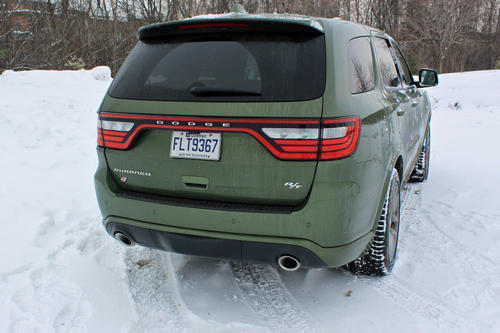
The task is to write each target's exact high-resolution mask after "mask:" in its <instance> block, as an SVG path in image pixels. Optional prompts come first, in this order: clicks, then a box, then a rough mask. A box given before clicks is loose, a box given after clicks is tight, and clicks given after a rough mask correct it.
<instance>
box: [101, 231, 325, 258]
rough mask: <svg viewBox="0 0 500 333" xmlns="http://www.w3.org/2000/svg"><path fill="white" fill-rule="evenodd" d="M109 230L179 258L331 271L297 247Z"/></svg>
mask: <svg viewBox="0 0 500 333" xmlns="http://www.w3.org/2000/svg"><path fill="white" fill-rule="evenodd" d="M106 230H107V231H108V233H109V234H110V235H111V236H113V237H114V235H115V233H116V232H122V233H124V234H126V235H127V236H128V237H130V238H131V239H132V240H133V241H134V242H135V243H136V244H138V245H141V246H144V247H148V248H153V249H158V250H163V251H168V252H174V253H179V254H187V255H192V256H199V257H205V258H213V259H226V260H232V261H241V262H246V263H259V264H276V263H277V259H278V258H279V257H280V256H282V255H290V256H293V257H295V258H298V259H299V260H300V262H301V264H302V265H303V266H304V267H309V268H321V267H328V265H327V264H326V263H325V262H324V261H323V260H321V259H320V258H319V257H318V256H317V255H316V254H314V253H313V252H312V251H311V250H309V249H306V248H303V247H301V246H296V245H288V244H273V243H262V242H250V241H241V240H232V239H221V238H210V237H200V236H190V235H183V234H176V233H171V232H165V231H159V230H154V229H147V228H140V227H134V226H131V225H127V224H122V223H116V222H110V223H107V226H106Z"/></svg>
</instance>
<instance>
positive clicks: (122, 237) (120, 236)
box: [115, 231, 135, 247]
mask: <svg viewBox="0 0 500 333" xmlns="http://www.w3.org/2000/svg"><path fill="white" fill-rule="evenodd" d="M115 239H116V240H117V241H118V242H119V243H120V244H121V245H123V246H126V247H131V246H134V245H135V242H134V241H133V240H132V238H130V237H129V236H127V235H126V234H124V233H123V232H121V231H117V232H115Z"/></svg>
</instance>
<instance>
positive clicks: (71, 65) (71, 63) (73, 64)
mask: <svg viewBox="0 0 500 333" xmlns="http://www.w3.org/2000/svg"><path fill="white" fill-rule="evenodd" d="M64 68H66V69H68V70H80V69H84V68H85V63H84V62H83V59H82V58H77V57H76V56H72V57H71V58H70V59H69V60H68V62H67V63H65V64H64Z"/></svg>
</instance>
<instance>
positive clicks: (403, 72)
mask: <svg viewBox="0 0 500 333" xmlns="http://www.w3.org/2000/svg"><path fill="white" fill-rule="evenodd" d="M138 38H139V42H138V44H137V46H136V47H135V48H134V50H133V51H132V52H131V54H130V55H129V56H128V58H127V60H126V61H125V62H124V63H123V65H122V67H121V69H120V71H119V72H118V74H117V76H116V78H115V80H114V81H113V83H112V85H111V86H110V88H109V91H108V93H107V95H106V96H105V98H104V100H103V102H102V104H101V106H100V109H99V112H98V117H99V118H98V140H97V141H98V147H97V152H98V155H99V166H98V169H97V172H96V174H95V187H96V193H97V199H98V201H99V206H100V209H101V212H102V215H103V224H104V226H105V228H106V230H107V232H108V233H109V234H110V235H111V236H113V237H114V238H116V239H117V240H118V241H119V242H121V243H122V244H124V245H128V246H131V245H135V244H138V245H141V246H145V247H149V248H155V249H160V250H165V251H171V252H176V253H181V254H187V255H195V256H202V257H208V258H219V259H228V260H233V261H243V262H248V263H267V264H278V265H279V266H280V267H282V268H283V269H285V270H296V269H298V268H299V267H300V266H303V267H310V268H319V267H338V266H343V265H347V266H348V267H349V268H350V269H351V270H352V271H354V272H356V273H362V274H375V275H384V274H387V273H388V272H390V270H391V269H392V266H393V263H394V260H395V255H396V248H397V241H398V233H399V222H400V221H399V210H400V208H399V202H400V197H399V193H400V187H401V186H402V184H404V183H405V182H406V181H409V180H413V181H424V180H425V179H426V178H427V173H428V166H429V144H430V130H429V121H430V117H431V104H430V102H429V98H428V97H427V94H425V93H423V92H422V91H421V90H420V89H419V88H422V87H425V86H433V85H436V84H437V74H436V72H435V71H433V70H429V69H423V70H420V76H419V81H414V78H413V76H412V74H411V72H410V70H409V68H408V65H407V63H406V61H405V60H404V57H403V55H402V53H401V51H400V50H399V48H398V46H397V45H396V44H395V42H394V41H393V40H392V39H391V38H390V37H389V36H387V35H386V34H385V33H384V32H382V31H380V30H376V29H373V28H369V27H366V26H362V25H359V24H355V23H351V22H346V21H342V20H340V19H323V18H312V17H306V16H296V15H277V14H272V15H250V14H248V13H246V12H244V10H243V9H242V7H241V6H239V5H236V6H235V7H234V9H233V12H232V13H230V14H225V15H213V16H205V17H195V18H192V19H187V20H182V21H176V22H168V23H160V24H155V25H151V26H147V27H143V28H141V29H140V30H139V32H138Z"/></svg>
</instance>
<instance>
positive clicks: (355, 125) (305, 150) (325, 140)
mask: <svg viewBox="0 0 500 333" xmlns="http://www.w3.org/2000/svg"><path fill="white" fill-rule="evenodd" d="M359 124H360V122H359V118H335V119H328V120H323V121H321V122H320V121H319V120H314V119H269V118H260V119H256V118H252V119H242V118H225V119H221V118H192V117H189V118H188V117H176V116H171V117H170V116H145V115H131V114H115V113H112V114H111V113H99V121H98V139H97V143H98V145H100V146H103V147H106V148H114V149H128V148H130V147H131V145H132V143H133V141H134V139H135V138H136V137H137V134H138V133H139V132H141V131H142V130H150V129H166V130H178V131H198V132H199V131H207V132H210V131H212V132H233V133H246V134H249V135H251V136H253V137H254V138H255V139H257V140H258V141H259V142H260V143H261V144H262V145H263V146H264V147H265V148H266V149H267V150H268V151H269V152H270V153H271V154H273V155H274V156H275V157H276V158H278V159H281V160H306V161H317V160H333V159H338V158H343V157H347V156H349V155H351V154H352V153H353V152H354V150H355V149H356V144H357V141H358V136H359Z"/></svg>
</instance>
